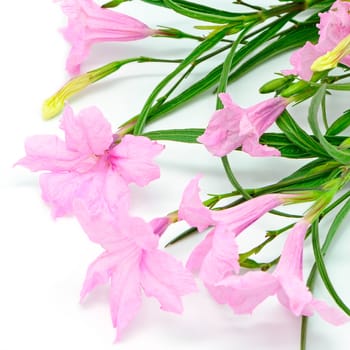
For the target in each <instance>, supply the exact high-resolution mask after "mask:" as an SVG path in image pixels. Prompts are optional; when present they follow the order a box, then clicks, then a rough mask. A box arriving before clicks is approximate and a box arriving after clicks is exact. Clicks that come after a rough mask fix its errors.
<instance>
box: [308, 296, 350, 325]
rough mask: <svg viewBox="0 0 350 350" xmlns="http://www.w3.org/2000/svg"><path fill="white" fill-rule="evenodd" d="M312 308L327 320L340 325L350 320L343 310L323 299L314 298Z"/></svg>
mask: <svg viewBox="0 0 350 350" xmlns="http://www.w3.org/2000/svg"><path fill="white" fill-rule="evenodd" d="M310 306H311V307H310V308H311V310H314V311H316V312H318V314H319V315H320V316H321V317H322V318H323V319H324V320H325V321H327V322H329V323H331V324H333V325H335V326H340V325H342V324H344V323H346V322H349V320H350V318H349V316H348V315H346V314H345V313H344V312H343V311H342V310H340V309H339V308H336V307H332V306H329V305H327V303H325V302H324V301H322V300H316V299H314V300H313V301H312V303H311V305H310Z"/></svg>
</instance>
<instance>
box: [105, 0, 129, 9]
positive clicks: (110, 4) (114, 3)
mask: <svg viewBox="0 0 350 350" xmlns="http://www.w3.org/2000/svg"><path fill="white" fill-rule="evenodd" d="M126 1H131V0H112V1H109V2H107V3H105V4H104V5H102V6H101V7H102V8H111V7H117V6H118V5H120V4H121V3H123V2H126Z"/></svg>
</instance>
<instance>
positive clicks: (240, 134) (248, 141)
mask: <svg viewBox="0 0 350 350" xmlns="http://www.w3.org/2000/svg"><path fill="white" fill-rule="evenodd" d="M219 97H220V99H221V101H222V103H223V105H224V108H223V109H220V110H217V111H216V112H215V113H214V115H213V116H212V118H211V120H210V121H209V125H208V127H207V128H206V130H205V132H204V134H203V135H201V136H199V137H198V141H199V142H200V143H202V144H204V146H205V147H206V148H207V149H208V151H209V152H211V153H212V154H213V155H215V156H219V157H222V156H224V155H226V154H228V153H230V152H231V151H232V150H234V149H236V148H238V147H242V150H243V151H244V152H247V153H248V154H250V155H252V156H258V157H264V156H279V155H280V152H279V151H278V150H277V149H276V148H273V147H268V146H266V145H262V144H260V143H259V139H260V136H261V135H262V134H263V133H264V132H265V131H266V130H267V129H268V128H269V127H270V126H271V125H272V124H273V123H274V122H275V120H276V119H277V118H278V117H279V115H280V114H281V113H282V112H283V110H284V109H285V108H286V106H287V104H288V100H287V99H284V98H282V97H277V98H271V99H269V100H266V101H263V102H260V103H258V104H256V105H254V106H251V107H249V108H241V107H240V106H238V105H236V104H235V103H234V102H233V101H232V99H231V97H230V95H229V94H227V93H222V94H220V95H219Z"/></svg>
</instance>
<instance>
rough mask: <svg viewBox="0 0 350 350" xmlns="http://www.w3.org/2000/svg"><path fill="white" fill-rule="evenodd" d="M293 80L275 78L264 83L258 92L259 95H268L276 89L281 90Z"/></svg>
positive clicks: (289, 78) (290, 78)
mask: <svg viewBox="0 0 350 350" xmlns="http://www.w3.org/2000/svg"><path fill="white" fill-rule="evenodd" d="M293 80H294V77H293V76H292V77H283V78H276V79H272V80H270V81H268V82H267V83H265V84H264V85H263V86H262V87H261V88H260V89H259V92H260V93H261V94H268V93H270V92H273V91H276V90H278V89H281V88H283V87H284V86H285V85H287V84H288V86H289V83H291V82H292V81H293Z"/></svg>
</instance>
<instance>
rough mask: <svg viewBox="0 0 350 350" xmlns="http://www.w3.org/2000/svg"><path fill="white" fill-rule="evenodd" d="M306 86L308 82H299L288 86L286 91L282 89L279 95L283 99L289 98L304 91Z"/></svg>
mask: <svg viewBox="0 0 350 350" xmlns="http://www.w3.org/2000/svg"><path fill="white" fill-rule="evenodd" d="M308 86H309V83H308V82H306V81H305V80H300V81H298V82H297V83H294V84H292V85H290V86H288V87H287V88H286V89H283V90H282V91H281V93H280V95H281V96H283V97H290V96H292V95H295V94H297V93H299V92H301V91H302V90H304V89H306V88H307V87H308Z"/></svg>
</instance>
